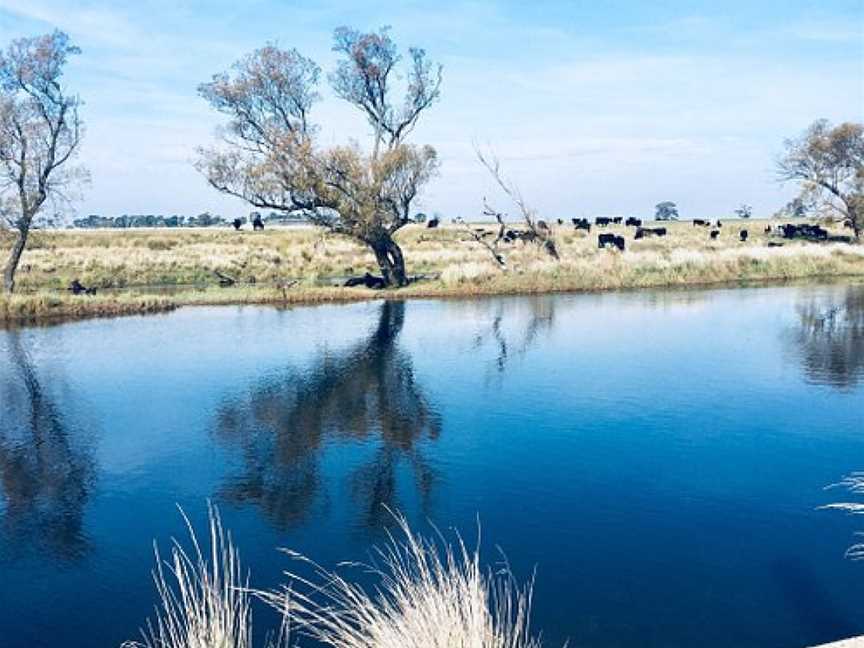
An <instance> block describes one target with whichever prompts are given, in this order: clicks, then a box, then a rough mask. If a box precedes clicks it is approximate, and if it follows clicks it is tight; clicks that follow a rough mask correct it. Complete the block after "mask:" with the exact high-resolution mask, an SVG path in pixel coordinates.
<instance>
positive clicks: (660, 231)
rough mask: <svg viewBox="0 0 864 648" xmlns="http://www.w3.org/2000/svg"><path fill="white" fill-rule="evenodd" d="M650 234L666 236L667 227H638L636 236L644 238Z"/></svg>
mask: <svg viewBox="0 0 864 648" xmlns="http://www.w3.org/2000/svg"><path fill="white" fill-rule="evenodd" d="M648 236H666V228H665V227H638V228H636V236H635V237H634V238H637V239H642V238H645V237H648Z"/></svg>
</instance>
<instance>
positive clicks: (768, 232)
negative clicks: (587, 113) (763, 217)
mask: <svg viewBox="0 0 864 648" xmlns="http://www.w3.org/2000/svg"><path fill="white" fill-rule="evenodd" d="M765 233H766V234H770V233H771V226H770V225H766V226H765Z"/></svg>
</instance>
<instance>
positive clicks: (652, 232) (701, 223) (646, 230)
mask: <svg viewBox="0 0 864 648" xmlns="http://www.w3.org/2000/svg"><path fill="white" fill-rule="evenodd" d="M558 222H559V224H560V223H561V219H558ZM571 222H572V223H573V227H574V228H575V229H576V230H584V231H586V232H590V231H591V227H592V226H593V227H598V228H601V227H602V228H605V227H608V226H609V225H619V224H621V223H622V222H623V223H624V225H625V226H626V227H633V228H635V234H634V236H633V239H634V240H640V239H644V238H648V237H652V236H666V235H668V234H669V230H668V229H667V228H666V227H643V225H642V221H641V220H640V219H638V218H633V217H630V218H627V219H626V220H625V219H624V218H623V217H621V216H616V217H605V216H598V217H597V218H595V219H594V222H593V223H591V222H590V221H589V220H588V219H587V218H573V219H571ZM692 223H693V226H694V227H707V228H710V231H709V232H708V237H709V238H710V240H712V241H716V240H717V239H718V237H719V236H720V228H722V227H723V223H722V222H720V220H717V221H715V222H711V221H710V220H705V219H701V218H695V219H693V221H692ZM844 226H845V227H851V225H850V224H848V223H844ZM773 232H776V233H777V234H779V235H780V236H781V237H782V238H784V239H801V240H806V241H835V242H845V243H848V242H851V240H852V238H851V237H849V236H830V235H829V233H828V230H826V229H825V228H824V227H821V226H820V225H811V224H809V223H801V224H782V225H776V226H772V225H768V226H766V227H765V233H766V234H771V233H773ZM749 237H750V232H749V230H747V229H746V228H742V229H740V230H739V231H738V240H739V241H740V242H741V243H746V242H747V240H748V239H749ZM781 245H783V243H780V242H777V241H769V243H768V246H769V247H779V246H781ZM597 247H598V248H599V249H604V248H606V247H614V248H617V249H618V250H621V251H622V252H623V251H624V250H625V248H626V240H625V238H624V236H622V235H618V234H608V233H604V234H599V233H598V235H597Z"/></svg>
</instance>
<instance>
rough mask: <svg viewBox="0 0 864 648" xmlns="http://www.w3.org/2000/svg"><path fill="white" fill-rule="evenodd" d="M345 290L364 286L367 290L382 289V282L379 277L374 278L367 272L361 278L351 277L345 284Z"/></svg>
mask: <svg viewBox="0 0 864 648" xmlns="http://www.w3.org/2000/svg"><path fill="white" fill-rule="evenodd" d="M344 285H345V287H346V288H354V287H355V286H366V287H367V288H383V287H384V280H383V279H382V278H381V277H376V276H374V275H371V274H369V273H368V272H367V273H366V274H364V275H363V276H362V277H351V278H350V279H348V281H346V282H345V284H344Z"/></svg>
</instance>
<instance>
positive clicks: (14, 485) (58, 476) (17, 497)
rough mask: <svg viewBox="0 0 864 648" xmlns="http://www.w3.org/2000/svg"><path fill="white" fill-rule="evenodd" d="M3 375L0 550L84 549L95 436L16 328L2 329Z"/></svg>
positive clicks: (68, 554)
mask: <svg viewBox="0 0 864 648" xmlns="http://www.w3.org/2000/svg"><path fill="white" fill-rule="evenodd" d="M5 339H6V341H7V352H6V353H5V354H4V356H3V361H4V362H5V363H7V369H6V370H5V371H3V372H2V374H0V375H2V381H0V402H2V413H0V494H2V497H0V505H2V507H0V549H2V555H3V556H13V557H14V556H20V555H21V554H26V553H36V554H42V553H45V552H47V553H49V554H51V555H53V556H55V557H58V558H61V559H76V558H80V557H81V556H83V555H84V554H85V553H86V552H87V551H88V550H89V543H88V540H87V537H86V534H85V531H84V528H83V518H84V509H85V506H86V504H87V501H88V499H89V497H90V495H91V493H92V492H93V488H94V485H95V481H96V472H97V471H96V465H95V462H94V459H93V448H92V437H91V435H90V434H89V433H81V432H80V429H79V428H76V426H75V425H74V423H72V422H71V421H70V420H69V418H68V416H67V412H65V411H64V410H63V409H61V408H60V407H59V406H58V405H57V403H56V402H55V401H54V399H53V397H52V395H51V393H50V390H49V389H47V388H45V386H44V385H43V383H42V381H41V380H40V377H39V375H38V372H37V370H36V368H35V366H34V363H33V361H32V360H31V358H30V356H29V354H28V352H27V351H26V349H25V347H24V344H23V343H22V340H21V335H20V334H19V333H18V332H14V331H11V332H9V333H7V334H6V336H5Z"/></svg>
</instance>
